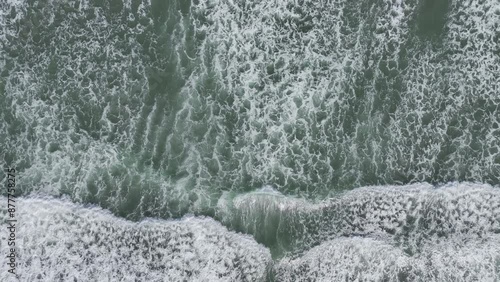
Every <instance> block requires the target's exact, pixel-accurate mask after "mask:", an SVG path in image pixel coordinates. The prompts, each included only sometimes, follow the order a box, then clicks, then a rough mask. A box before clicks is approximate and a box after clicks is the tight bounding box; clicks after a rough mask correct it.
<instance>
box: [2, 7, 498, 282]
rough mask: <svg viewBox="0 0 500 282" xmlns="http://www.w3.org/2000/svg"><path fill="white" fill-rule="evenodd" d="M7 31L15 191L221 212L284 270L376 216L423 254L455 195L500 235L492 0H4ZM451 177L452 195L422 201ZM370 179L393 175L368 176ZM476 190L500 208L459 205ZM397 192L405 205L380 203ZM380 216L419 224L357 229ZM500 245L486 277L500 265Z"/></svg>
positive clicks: (5, 151) (154, 211) (146, 208)
mask: <svg viewBox="0 0 500 282" xmlns="http://www.w3.org/2000/svg"><path fill="white" fill-rule="evenodd" d="M0 26H1V32H0V41H1V45H0V46H1V47H0V101H1V102H0V120H1V123H0V152H1V154H0V157H1V159H2V162H3V163H5V165H7V166H9V167H16V168H17V170H18V171H19V183H18V188H19V189H18V194H19V196H23V197H28V198H29V197H32V196H33V195H43V196H53V197H61V196H62V197H68V198H69V199H70V200H71V201H73V202H75V203H80V204H85V205H96V206H99V207H102V208H104V209H107V210H109V211H111V212H112V213H113V214H114V215H116V216H118V217H121V218H125V219H128V220H133V221H138V220H141V219H143V218H146V217H154V218H160V219H169V220H171V219H179V218H181V217H183V216H185V215H188V214H194V215H196V216H208V217H211V218H213V219H215V220H216V221H218V222H220V223H222V224H223V225H225V226H226V227H227V228H229V230H232V231H237V232H243V233H247V234H250V235H252V236H253V238H254V239H255V240H256V241H257V242H259V243H261V244H263V245H264V246H265V247H266V248H268V249H269V250H270V252H271V254H272V256H273V258H274V259H275V261H276V262H277V261H278V260H280V261H281V262H282V264H280V265H279V267H278V266H277V267H276V268H275V269H276V271H277V273H282V272H280V271H285V270H286V269H287V267H286V266H284V263H285V261H287V260H289V261H288V263H289V264H290V265H291V264H292V263H299V264H300V263H304V262H303V261H302V262H298V261H297V260H299V259H297V256H301V255H304V259H305V258H306V257H309V258H311V257H314V253H307V254H306V252H308V251H309V252H313V251H314V250H315V249H313V247H315V246H321V244H326V245H328V244H330V243H328V242H331V240H336V239H335V238H337V237H339V236H361V237H362V238H363V239H362V240H372V239H370V238H371V237H370V238H366V236H372V235H367V234H372V233H373V232H374V231H373V230H378V231H377V232H379V231H380V232H382V233H384V234H386V235H387V236H389V237H391V238H393V239H394V241H391V243H390V244H393V245H395V246H397V247H398V248H400V250H401V252H403V254H404V255H405V256H409V257H411V256H414V255H415V253H419V250H420V249H421V248H422V249H423V250H427V249H425V247H422V246H427V245H425V244H424V243H421V241H422V240H423V242H427V241H426V240H428V239H429V236H430V237H432V236H438V237H439V238H441V237H446V236H452V237H453V236H454V235H453V234H462V233H464V232H465V233H468V232H469V230H470V229H467V231H464V230H465V229H461V227H460V228H459V227H457V226H462V225H464V226H469V225H471V224H472V223H470V222H468V221H467V220H465V219H464V221H460V220H459V219H456V220H457V222H458V221H460V223H456V226H455V225H454V224H455V223H453V224H452V226H453V227H450V228H449V229H446V230H444V231H443V230H440V229H439V228H436V226H439V225H440V224H442V221H443V220H444V221H446V220H447V218H448V217H447V216H444V215H443V213H444V214H447V213H446V212H443V211H440V209H444V210H445V211H448V212H449V213H450V214H453V212H454V209H455V207H454V208H448V207H447V205H448V203H451V204H453V205H457V207H456V208H457V209H461V208H463V209H465V210H466V211H467V212H466V213H467V215H469V213H471V214H474V215H476V214H477V216H478V218H479V219H481V218H483V220H485V222H488V224H486V223H485V224H486V225H483V223H481V224H478V226H482V227H481V228H479V227H477V228H479V229H480V232H479V231H478V232H479V233H481V232H486V234H489V235H492V234H498V232H499V230H500V229H499V227H498V225H499V224H500V223H499V221H500V210H498V207H497V206H495V205H496V204H495V203H497V202H495V201H497V200H498V197H499V196H498V192H497V191H498V187H497V186H498V185H499V184H500V180H499V178H500V151H499V149H500V128H499V127H500V109H499V108H498V105H499V104H500V4H499V3H498V1H496V0H484V1H479V0H472V1H455V0H435V1H430V0H418V1H417V0H408V1H403V0H393V1H392V0H391V1H389V0H379V1H367V0H363V1H343V0H331V1H327V0H322V1H312V0H311V1H309V0H301V1H299V0H293V1H292V0H290V1H239V0H234V1H229V0H218V1H217V0H192V1H187V0H178V1H160V0H156V1H153V0H151V1H146V0H144V1H141V0H129V1H122V0H113V1H91V0H88V1H84V0H79V1H62V0H61V1H13V0H6V1H3V2H0ZM0 178H2V179H5V174H4V173H3V172H2V173H0ZM3 182H4V181H3ZM450 182H452V183H454V184H452V185H454V186H456V189H455V190H453V189H451V190H450V191H448V190H446V192H436V193H437V194H438V196H437V197H438V198H439V197H443V199H444V200H442V201H444V202H445V203H447V204H446V208H445V207H441V206H440V205H441V202H439V200H436V201H433V200H431V199H432V197H434V196H435V195H434V194H432V195H433V196H432V197H431V199H427V197H428V196H427V195H428V193H431V192H429V191H432V189H431V188H430V187H431V185H434V186H437V187H441V186H442V185H444V184H446V183H450ZM426 183H430V184H426ZM460 183H462V184H460ZM409 184H415V185H417V186H418V187H420V188H419V189H420V190H419V189H417V190H418V192H415V191H413V190H411V189H410V188H407V187H413V186H401V189H400V190H401V191H402V192H401V191H400V192H397V191H399V190H398V189H396V188H391V187H392V186H391V185H409ZM373 185H376V186H390V187H389V188H387V187H385V188H380V189H382V190H380V191H378V190H377V191H378V192H376V193H375V192H374V193H375V194H377V195H375V194H370V193H371V192H369V191H367V190H364V189H368V190H369V188H361V189H360V187H366V186H373ZM463 186H470V187H472V188H470V187H469V188H468V189H471V190H467V189H466V188H463ZM491 186H492V187H493V188H491ZM405 187H406V188H405ZM477 187H483V188H484V187H485V188H484V189H486V190H485V191H486V192H484V193H491V195H490V194H488V195H489V196H485V197H486V198H487V199H489V200H491V201H493V202H492V204H491V205H485V206H484V207H483V206H481V208H480V209H469V206H470V205H473V206H474V205H475V203H476V202H475V201H474V200H470V199H469V196H464V197H465V198H466V199H468V200H464V201H465V202H460V201H459V200H457V199H459V198H460V199H461V197H462V196H460V195H462V194H460V193H463V194H464V195H465V194H467V195H468V193H471V195H475V194H474V193H483V192H475V191H476V190H475V189H479V188H477ZM490 188H491V189H493V190H492V191H490V190H488V189H490ZM392 189H396V190H395V191H396V192H394V191H393V190H392ZM406 189H410V190H411V191H407V190H406ZM461 189H462V190H461ZM463 189H465V190H463ZM495 189H497V190H495ZM370 191H371V190H370ZM454 191H455V192H454ZM460 191H461V192H460ZM464 191H466V192H464ZM467 191H468V192H467ZM364 193H367V194H368V195H371V196H363V194H364ZM394 193H395V194H394ZM432 193H434V192H432ZM440 193H441V194H440ZM442 193H444V194H442ZM346 195H347V196H346ZM352 195H357V196H352ZM481 195H482V194H481ZM356 197H358V198H360V199H364V200H361V201H364V202H361V203H360V204H359V205H360V208H359V209H357V210H356V211H354V210H350V209H349V208H347V207H350V206H352V205H354V206H356V205H357V204H355V201H354V199H355V198H356ZM393 197H395V198H394V200H391V201H392V202H390V203H387V205H388V206H393V205H401V207H400V208H395V209H394V210H390V211H386V209H385V208H382V207H385V205H386V204H383V205H382V204H381V205H378V203H380V201H381V199H382V198H387V199H393ZM398 197H399V198H398ZM401 197H402V198H401ZM470 197H472V198H474V197H473V196H470ZM481 197H482V196H481ZM415 199H425V200H422V201H423V202H422V203H423V205H428V207H426V208H421V207H420V206H419V205H418V204H415V203H419V202H418V200H415ZM332 201H333V204H332ZM370 203H377V204H376V205H375V206H376V208H373V210H369V211H368V210H366V206H367V205H370ZM471 203H472V204H471ZM478 205H479V203H478ZM361 207H365V208H361ZM469 211H470V212H469ZM411 212H415V213H417V214H418V216H417V215H415V218H424V219H426V218H427V219H428V218H429V216H430V214H432V216H430V217H431V218H433V219H432V220H430V222H434V220H435V218H438V219H439V220H438V219H436V220H438V221H439V223H436V224H437V225H436V226H435V225H432V224H430V223H429V222H427V221H426V220H424V219H423V220H422V221H418V220H417V223H415V220H416V219H415V218H413V219H412V218H411V217H408V214H410V213H411ZM457 212H458V211H457ZM344 213H345V214H344ZM380 213H382V214H384V215H383V216H384V217H386V219H387V220H389V221H391V220H392V219H394V218H398V217H400V216H404V217H405V218H404V220H402V221H398V220H396V221H395V222H399V223H394V224H395V226H394V227H393V228H386V227H380V228H378V227H377V228H375V229H374V228H373V226H384V224H382V223H381V222H384V220H385V219H380V220H377V221H375V223H372V225H370V224H368V223H366V224H367V225H366V226H365V227H362V228H361V227H360V228H361V229H360V230H358V229H356V228H354V227H353V226H358V225H357V224H358V222H365V221H366V220H368V219H367V218H370V215H373V214H380ZM434 213H436V214H438V215H435V217H434ZM335 214H344V216H345V217H339V216H334V215H335ZM402 214H404V215H402ZM485 214H488V215H485ZM442 216H444V217H442ZM471 216H472V215H471ZM337 217H338V218H337ZM332 218H333V219H335V220H333V219H332ZM443 218H445V219H446V220H445V219H443ZM479 219H478V220H479ZM331 220H333V221H331ZM412 220H413V221H412ZM403 221H404V222H406V223H402V222H403ZM479 221H480V222H482V221H481V220H479ZM471 222H473V220H471ZM363 224H364V223H363ZM363 224H361V225H363ZM347 226H351V227H349V228H348V227H347ZM363 226H364V225H363ZM472 226H473V227H471V226H469V227H471V228H472V230H476V229H475V228H476V227H474V226H475V225H472ZM485 226H487V227H485ZM405 228H406V229H405ZM221 232H222V231H221ZM474 232H476V231H474ZM474 232H472V233H474ZM414 233H416V235H415V234H414ZM428 233H429V234H428ZM476 233H477V232H476ZM476 233H474V234H476ZM377 234H378V233H377ZM422 234H427V235H425V236H423V235H422ZM481 234H483V233H481ZM386 235H384V236H386ZM421 235H422V236H423V237H422V238H423V239H422V238H421V239H418V240H417V239H415V240H417V241H418V242H420V243H412V242H413V241H411V240H410V241H411V242H410V241H408V240H406V239H401V238H410V237H411V238H420V237H419V236H421ZM483 235H484V234H483ZM377 236H378V235H377ZM384 236H382V237H384ZM405 236H406V237H405ZM414 236H415V237H414ZM377 238H378V237H377ZM474 238H475V237H474ZM377 240H378V239H377ZM391 240H392V239H391ZM412 240H413V239H412ZM429 240H430V239H429ZM460 240H461V239H460ZM460 240H459V239H457V242H459V241H460ZM389 241H390V240H389ZM360 242H361V241H360ZM363 242H365V241H363ZM363 242H361V243H359V244H360V246H364V245H363V244H365V243H363ZM384 242H386V241H384ZM342 244H344V243H342ZM346 244H347V245H349V244H351V243H346ZM355 244H358V243H355ZM384 244H385V243H384ZM387 244H389V243H387ZM457 244H458V243H457ZM491 244H493V243H491ZM334 245H335V244H334ZM347 245H346V246H347ZM384 246H385V245H384ZM495 246H496V245H495ZM316 248H317V247H316ZM346 248H350V247H346ZM360 248H365V247H360ZM381 248H382V247H381ZM383 248H385V247H383ZM450 248H451V247H450ZM492 248H493V249H494V248H495V247H491V246H490V249H492ZM477 249H478V250H479V249H481V248H479V247H478V248H477ZM398 250H399V249H398ZM395 252H396V251H395ZM399 255H400V254H399V253H398V254H397V256H399ZM287 256H289V257H287ZM397 256H396V257H397ZM283 257H285V259H283V260H281V259H282V258H283ZM291 257H293V259H295V260H293V259H292V258H291ZM495 259H496V260H495ZM495 259H494V260H493V262H492V264H491V265H495V261H496V263H497V264H496V268H495V266H491V267H489V268H488V267H486V268H484V269H486V270H484V269H483V268H481V269H483V270H477V271H476V272H475V273H483V274H484V273H493V275H496V276H495V277H496V278H498V275H499V274H498V273H499V271H498V267H499V266H498V265H499V264H500V263H499V262H500V258H498V256H496V257H495ZM292 260H293V261H292ZM334 261H335V260H332V264H333V265H334ZM277 265H278V264H277ZM308 267H309V268H311V267H312V268H314V267H313V266H308ZM443 267H444V266H443ZM309 268H308V269H309ZM369 269H371V268H368V269H367V270H366V271H367V272H369ZM422 269H423V268H422ZM353 271H354V270H353ZM415 271H417V270H415ZM418 271H421V273H424V272H426V271H430V270H418ZM418 271H417V272H418ZM482 271H483V272H482ZM485 271H486V272H485ZM487 271H490V272H487ZM285 272H286V271H285ZM410 272H411V271H410V270H408V273H410ZM417 272H415V273H417ZM431 272H432V271H431ZM471 272H474V271H472V270H471ZM287 273H288V272H287ZM301 273H309V272H308V271H306V270H304V271H303V272H301ZM287 275H288V276H287ZM294 275H295V276H294ZM297 275H298V276H297ZM311 275H312V274H311ZM415 275H416V274H415ZM464 275H465V274H464ZM481 275H482V274H481ZM403 276H404V275H403ZM403 276H401V275H399V276H397V278H387V280H386V281H397V279H399V280H400V281H405V280H404V279H409V278H404V277H406V276H404V277H403ZM282 277H289V279H290V280H289V281H296V280H297V281H300V279H301V278H300V275H299V274H293V275H292V274H290V273H288V274H286V275H285V274H283V276H282ZM339 277H340V276H339ZM421 277H427V276H425V275H423V274H422V275H421ZM439 277H441V278H442V279H440V278H439ZM443 277H444V278H443ZM446 277H448V278H446ZM446 277H445V276H436V277H434V278H429V277H428V278H427V279H426V281H432V279H437V280H436V281H446V280H443V279H451V280H450V281H454V280H453V279H452V278H450V277H451V276H446ZM478 277H483V278H484V277H493V276H478ZM462 278H463V277H462ZM269 279H270V278H269ZM276 279H278V280H279V278H276ZM283 279H285V278H283ZM286 279H288V278H286ZM286 279H285V280H286ZM317 279H319V280H321V279H320V278H317ZM332 279H333V278H332ZM366 279H368V280H369V278H366ZM394 279H396V280H394ZM463 279H465V280H464V281H467V279H466V278H463ZM494 279H495V278H492V280H491V281H494ZM330 280H331V279H330ZM333 280H334V281H335V279H333ZM485 281H486V280H485Z"/></svg>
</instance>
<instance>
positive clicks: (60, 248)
mask: <svg viewBox="0 0 500 282" xmlns="http://www.w3.org/2000/svg"><path fill="white" fill-rule="evenodd" d="M0 200H1V201H2V202H7V201H6V199H5V198H4V197H0ZM16 204H17V210H16V219H17V221H18V222H17V227H18V229H17V231H16V232H17V234H16V235H17V238H16V246H17V255H18V257H17V259H18V263H19V265H18V267H17V273H18V278H19V280H21V281H33V280H36V279H41V280H43V281H59V280H63V281H73V280H74V279H75V281H137V280H140V281H183V280H185V279H186V280H189V281H264V279H265V276H266V274H267V270H268V268H269V264H270V262H271V257H270V253H269V251H268V250H267V249H265V248H264V247H263V246H261V245H258V244H257V243H255V241H254V240H253V239H251V238H250V237H249V236H247V235H241V234H236V233H233V232H229V231H227V229H226V228H225V227H223V226H222V225H220V224H219V223H218V222H216V221H214V220H212V219H210V218H204V217H185V218H183V219H181V220H170V221H163V220H152V219H148V220H145V221H142V222H138V223H134V222H130V221H127V220H124V219H120V218H117V217H115V216H113V215H111V214H110V213H109V212H107V211H104V210H102V209H100V208H95V207H91V208H84V207H82V206H80V205H75V204H72V203H70V202H67V201H61V200H54V199H34V198H28V199H26V198H21V199H17V202H16ZM6 216H7V213H6V211H5V210H4V209H3V210H2V212H1V220H2V222H3V221H4V220H5V219H6ZM6 234H7V233H6V232H2V235H1V242H2V245H1V249H2V254H5V253H6V248H7V246H6V245H4V244H3V242H6ZM12 278H13V277H12V276H11V274H9V273H7V271H6V262H5V256H2V271H1V273H0V280H2V281H14V280H15V279H12Z"/></svg>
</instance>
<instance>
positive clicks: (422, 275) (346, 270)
mask: <svg viewBox="0 0 500 282" xmlns="http://www.w3.org/2000/svg"><path fill="white" fill-rule="evenodd" d="M275 271H276V274H275V277H276V281H304V280H307V279H311V278H313V279H314V281H429V282H430V281H436V282H437V281H439V282H455V281H463V282H465V281H491V282H493V281H498V280H499V279H500V236H499V235H498V234H497V235H492V236H490V237H486V238H482V239H477V240H470V241H467V242H464V241H461V240H457V239H445V240H433V241H429V242H427V243H426V244H425V246H424V247H423V252H422V253H421V254H418V255H415V256H408V255H407V254H405V253H404V252H403V251H402V250H401V249H399V248H397V247H394V246H393V245H391V244H387V243H385V242H381V241H378V240H374V239H371V238H356V237H355V238H338V239H334V240H331V241H327V242H324V243H323V244H321V245H319V246H317V247H314V248H313V249H311V250H309V251H308V252H307V253H305V254H304V255H303V256H302V257H299V258H295V259H292V258H284V259H283V260H281V261H280V262H279V263H278V264H277V265H276V267H275Z"/></svg>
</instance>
